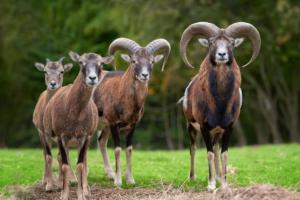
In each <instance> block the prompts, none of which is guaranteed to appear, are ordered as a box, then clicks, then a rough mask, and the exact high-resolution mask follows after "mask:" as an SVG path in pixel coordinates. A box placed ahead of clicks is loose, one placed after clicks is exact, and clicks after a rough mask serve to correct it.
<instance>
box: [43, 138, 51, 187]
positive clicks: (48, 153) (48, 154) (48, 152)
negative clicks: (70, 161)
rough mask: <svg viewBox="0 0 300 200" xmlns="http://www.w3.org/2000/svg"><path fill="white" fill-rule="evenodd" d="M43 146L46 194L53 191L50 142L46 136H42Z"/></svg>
mask: <svg viewBox="0 0 300 200" xmlns="http://www.w3.org/2000/svg"><path fill="white" fill-rule="evenodd" d="M43 138H44V144H45V149H46V165H47V167H46V174H47V184H46V192H47V193H49V192H52V190H53V177H52V160H53V157H52V154H51V146H52V145H51V140H50V138H49V137H48V136H47V135H43Z"/></svg>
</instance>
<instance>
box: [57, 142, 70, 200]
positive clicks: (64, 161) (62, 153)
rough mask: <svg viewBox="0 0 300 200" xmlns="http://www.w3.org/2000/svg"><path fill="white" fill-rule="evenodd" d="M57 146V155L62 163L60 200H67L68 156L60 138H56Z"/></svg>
mask: <svg viewBox="0 0 300 200" xmlns="http://www.w3.org/2000/svg"><path fill="white" fill-rule="evenodd" d="M57 144H58V148H59V153H60V156H61V161H62V191H61V200H67V199H68V197H69V180H68V174H69V164H68V156H69V155H68V154H67V152H68V151H66V149H67V148H68V147H67V145H65V144H63V141H62V140H61V138H57Z"/></svg>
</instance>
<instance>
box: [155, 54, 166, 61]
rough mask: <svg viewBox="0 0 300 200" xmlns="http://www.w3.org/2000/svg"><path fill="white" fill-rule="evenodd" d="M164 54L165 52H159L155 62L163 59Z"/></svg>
mask: <svg viewBox="0 0 300 200" xmlns="http://www.w3.org/2000/svg"><path fill="white" fill-rule="evenodd" d="M163 57H164V55H163V54H158V55H156V56H155V57H154V63H157V62H159V61H160V60H161V59H163Z"/></svg>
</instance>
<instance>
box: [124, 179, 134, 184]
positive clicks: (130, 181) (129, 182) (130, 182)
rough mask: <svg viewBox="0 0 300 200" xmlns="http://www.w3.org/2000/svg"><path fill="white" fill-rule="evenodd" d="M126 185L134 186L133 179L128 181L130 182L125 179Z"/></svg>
mask: <svg viewBox="0 0 300 200" xmlns="http://www.w3.org/2000/svg"><path fill="white" fill-rule="evenodd" d="M126 183H127V184H128V185H134V184H135V181H134V180H133V179H130V180H127V179H126Z"/></svg>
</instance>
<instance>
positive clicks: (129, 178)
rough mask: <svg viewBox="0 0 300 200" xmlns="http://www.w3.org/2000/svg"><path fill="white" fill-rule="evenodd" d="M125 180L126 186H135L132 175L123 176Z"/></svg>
mask: <svg viewBox="0 0 300 200" xmlns="http://www.w3.org/2000/svg"><path fill="white" fill-rule="evenodd" d="M125 179H126V183H127V184H128V185H134V184H135V181H134V179H133V177H132V175H127V174H125Z"/></svg>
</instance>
